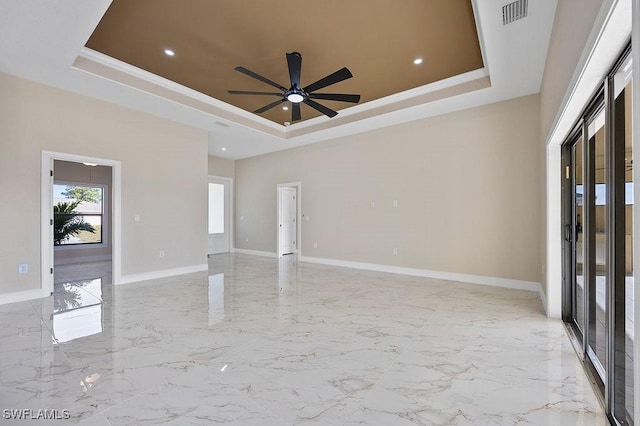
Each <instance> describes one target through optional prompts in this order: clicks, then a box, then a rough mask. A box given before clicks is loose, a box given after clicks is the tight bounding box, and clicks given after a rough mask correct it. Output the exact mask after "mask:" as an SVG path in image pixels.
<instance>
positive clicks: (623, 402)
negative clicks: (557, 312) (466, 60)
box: [562, 49, 633, 425]
mask: <svg viewBox="0 0 640 426" xmlns="http://www.w3.org/2000/svg"><path fill="white" fill-rule="evenodd" d="M631 84H632V81H631V61H630V58H629V49H627V51H626V52H625V53H624V54H623V55H622V57H621V59H620V60H619V61H618V63H617V64H616V66H615V67H614V68H613V71H612V72H611V74H610V75H609V76H607V78H606V79H605V81H604V82H603V85H602V88H601V90H600V91H599V92H598V93H597V94H596V96H594V98H593V99H592V101H591V103H590V105H589V106H588V107H587V108H586V109H585V111H584V113H583V114H582V116H581V119H580V122H579V123H578V124H577V125H576V127H575V129H574V131H573V132H572V133H571V135H570V136H569V137H568V138H567V141H566V142H565V144H564V145H563V151H562V152H563V154H562V155H563V159H562V161H563V168H564V177H565V179H564V185H563V188H562V194H563V222H564V243H563V256H564V262H563V265H564V270H563V278H564V283H563V285H564V290H563V319H564V321H565V322H566V323H567V324H568V326H569V330H570V331H571V334H572V336H573V339H574V343H575V347H576V349H577V352H578V354H579V355H580V357H581V359H582V360H583V361H584V364H585V368H586V369H587V371H589V372H590V375H591V377H592V378H593V380H594V382H595V383H596V385H597V387H598V388H599V390H600V393H601V396H602V398H603V400H604V401H605V405H606V409H607V413H608V415H609V417H610V419H611V420H612V421H615V422H616V423H617V424H621V425H627V424H633V262H632V259H633V240H632V226H633V213H632V207H633V181H632V178H631V174H632V168H633V162H632V161H631V158H632V140H631V108H632V104H631Z"/></svg>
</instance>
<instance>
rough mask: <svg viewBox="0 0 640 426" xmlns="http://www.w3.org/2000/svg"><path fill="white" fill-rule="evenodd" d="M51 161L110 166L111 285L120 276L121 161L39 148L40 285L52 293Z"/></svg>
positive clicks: (118, 280)
mask: <svg viewBox="0 0 640 426" xmlns="http://www.w3.org/2000/svg"><path fill="white" fill-rule="evenodd" d="M54 160H62V161H72V162H75V163H84V162H86V163H94V164H97V165H99V166H109V167H111V206H110V207H111V271H112V277H113V278H112V279H113V284H114V285H116V284H119V283H120V281H121V278H122V242H121V235H122V212H121V208H122V207H121V206H122V204H121V196H122V195H121V190H122V180H121V179H122V177H121V168H122V166H121V163H120V161H117V160H109V159H105V158H97V157H88V156H84V155H76V154H67V153H63V152H54V151H45V150H43V151H42V169H41V184H40V188H41V190H40V195H41V197H40V263H41V264H40V277H41V278H40V287H41V289H42V291H43V293H44V294H51V293H53V272H52V271H53V267H54V266H53V255H54V251H53V250H54V249H53V232H52V229H51V226H52V220H53V176H52V174H51V171H53V162H54Z"/></svg>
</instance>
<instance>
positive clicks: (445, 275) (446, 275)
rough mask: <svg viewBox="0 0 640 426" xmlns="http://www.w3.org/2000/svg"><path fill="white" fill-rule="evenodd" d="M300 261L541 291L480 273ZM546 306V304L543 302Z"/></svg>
mask: <svg viewBox="0 0 640 426" xmlns="http://www.w3.org/2000/svg"><path fill="white" fill-rule="evenodd" d="M299 260H300V261H301V262H309V263H320V264H323V265H331V266H342V267H345V268H355V269H366V270H369V271H377V272H389V273H392V274H401V275H411V276H415V277H425V278H437V279H441V280H449V281H460V282H465V283H471V284H481V285H490V286H494V287H504V288H512V289H517V290H527V291H533V292H536V293H539V294H540V293H542V287H541V286H540V283H537V282H533V281H522V280H512V279H507V278H496V277H485V276H482V275H469V274H459V273H454V272H443V271H430V270H427V269H416V268H405V267H401V266H391V265H378V264H375V263H361V262H351V261H348V260H336V259H325V258H320V257H308V256H300V258H299ZM545 306H546V304H545Z"/></svg>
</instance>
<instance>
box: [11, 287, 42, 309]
mask: <svg viewBox="0 0 640 426" xmlns="http://www.w3.org/2000/svg"><path fill="white" fill-rule="evenodd" d="M48 296H49V293H48V292H47V291H44V290H43V289H41V288H38V289H35V290H25V291H15V292H12V293H6V294H0V305H5V304H7V303H16V302H24V301H25V300H33V299H41V298H43V297H48Z"/></svg>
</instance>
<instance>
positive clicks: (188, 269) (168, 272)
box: [114, 263, 209, 285]
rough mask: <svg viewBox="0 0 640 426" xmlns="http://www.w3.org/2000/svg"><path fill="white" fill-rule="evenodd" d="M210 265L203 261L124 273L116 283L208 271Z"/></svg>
mask: <svg viewBox="0 0 640 426" xmlns="http://www.w3.org/2000/svg"><path fill="white" fill-rule="evenodd" d="M208 270H209V265H207V264H206V263H203V264H201V265H192V266H184V267H181V268H173V269H163V270H160V271H152V272H144V273H142V274H131V275H123V276H122V277H120V280H118V282H115V283H114V284H115V285H120V284H129V283H135V282H138V281H147V280H155V279H158V278H166V277H173V276H175V275H184V274H192V273H194V272H202V271H208Z"/></svg>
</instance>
